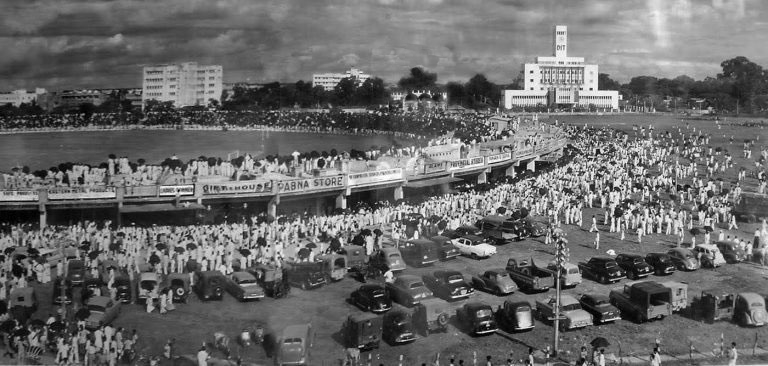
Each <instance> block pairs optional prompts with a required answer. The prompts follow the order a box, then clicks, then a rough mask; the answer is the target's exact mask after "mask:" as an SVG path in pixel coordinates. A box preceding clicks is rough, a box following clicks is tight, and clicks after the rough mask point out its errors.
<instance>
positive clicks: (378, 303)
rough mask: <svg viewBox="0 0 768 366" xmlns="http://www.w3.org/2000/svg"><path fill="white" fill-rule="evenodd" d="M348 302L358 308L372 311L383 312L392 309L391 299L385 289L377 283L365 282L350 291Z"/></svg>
mask: <svg viewBox="0 0 768 366" xmlns="http://www.w3.org/2000/svg"><path fill="white" fill-rule="evenodd" d="M350 302H352V303H353V304H355V305H357V307H359V308H360V309H363V310H367V311H370V312H372V313H383V312H386V311H388V310H389V309H392V299H391V298H390V297H389V293H388V292H387V289H386V288H385V287H384V286H383V285H379V284H365V285H362V286H360V287H359V288H358V289H357V290H355V291H353V292H352V295H351V296H350Z"/></svg>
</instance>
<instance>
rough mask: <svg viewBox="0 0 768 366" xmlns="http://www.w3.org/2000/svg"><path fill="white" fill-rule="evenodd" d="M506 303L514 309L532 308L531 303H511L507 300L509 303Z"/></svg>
mask: <svg viewBox="0 0 768 366" xmlns="http://www.w3.org/2000/svg"><path fill="white" fill-rule="evenodd" d="M504 303H505V304H507V306H509V307H512V308H519V307H521V306H527V307H531V303H529V302H528V301H509V300H507V301H504Z"/></svg>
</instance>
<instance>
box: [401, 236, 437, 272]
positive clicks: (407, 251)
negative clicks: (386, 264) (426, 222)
mask: <svg viewBox="0 0 768 366" xmlns="http://www.w3.org/2000/svg"><path fill="white" fill-rule="evenodd" d="M398 249H399V250H400V254H401V255H402V256H403V260H404V261H405V263H406V264H408V265H409V266H414V267H422V266H428V265H430V264H432V263H435V262H437V261H438V260H439V257H438V255H437V250H436V248H435V243H434V242H433V241H431V240H428V239H412V240H408V241H406V242H405V243H400V246H399V247H398Z"/></svg>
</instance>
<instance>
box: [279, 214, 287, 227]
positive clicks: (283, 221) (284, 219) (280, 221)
mask: <svg viewBox="0 0 768 366" xmlns="http://www.w3.org/2000/svg"><path fill="white" fill-rule="evenodd" d="M286 220H287V219H286V218H285V216H280V218H278V219H277V223H278V224H280V225H284V224H285V221H286Z"/></svg>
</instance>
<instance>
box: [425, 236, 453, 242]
mask: <svg viewBox="0 0 768 366" xmlns="http://www.w3.org/2000/svg"><path fill="white" fill-rule="evenodd" d="M430 240H432V241H439V242H441V244H442V243H444V242H446V241H450V240H451V238H449V237H447V236H442V235H437V236H433V237H431V238H430Z"/></svg>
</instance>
